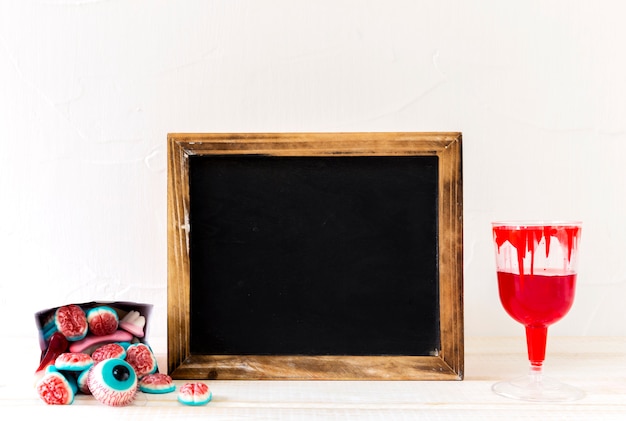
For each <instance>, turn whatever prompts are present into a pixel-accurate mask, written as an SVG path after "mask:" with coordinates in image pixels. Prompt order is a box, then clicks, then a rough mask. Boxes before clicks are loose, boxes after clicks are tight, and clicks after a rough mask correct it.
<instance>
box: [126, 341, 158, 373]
mask: <svg viewBox="0 0 626 421" xmlns="http://www.w3.org/2000/svg"><path fill="white" fill-rule="evenodd" d="M126 361H127V362H128V363H129V364H130V365H131V366H132V367H133V368H134V369H135V373H137V377H138V378H139V379H141V378H142V377H143V376H145V375H146V374H152V373H155V372H156V371H157V359H156V357H155V356H154V354H153V353H152V350H151V349H150V347H148V345H146V344H143V343H136V344H132V345H130V346H129V347H128V348H126Z"/></svg>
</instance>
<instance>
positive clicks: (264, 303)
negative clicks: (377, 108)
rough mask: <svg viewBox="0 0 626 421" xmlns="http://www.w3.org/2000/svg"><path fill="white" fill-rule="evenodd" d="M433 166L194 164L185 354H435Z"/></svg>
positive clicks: (236, 160) (420, 160)
mask: <svg viewBox="0 0 626 421" xmlns="http://www.w3.org/2000/svg"><path fill="white" fill-rule="evenodd" d="M437 161H438V158H437V157H436V156H420V157H268V156H245V157H239V156H237V157H235V156H196V157H192V158H191V159H190V161H189V174H190V176H189V178H190V198H191V199H190V214H189V215H190V223H191V226H192V227H193V229H192V230H191V233H190V240H191V241H190V256H191V291H190V292H191V315H192V317H191V320H192V322H191V351H192V352H193V353H208V354H249V355H250V354H251V355H256V354H259V355H272V354H285V355H298V354H303V355H435V354H436V352H438V350H439V348H440V344H439V301H438V296H439V291H438V287H437V285H438V271H437V251H438V250H437V224H435V223H433V221H436V217H437V197H438V196H437V193H438V191H437V187H438V184H437V175H438V172H437ZM225 302H228V303H229V305H228V306H224V305H221V303H225ZM416 332H417V334H416Z"/></svg>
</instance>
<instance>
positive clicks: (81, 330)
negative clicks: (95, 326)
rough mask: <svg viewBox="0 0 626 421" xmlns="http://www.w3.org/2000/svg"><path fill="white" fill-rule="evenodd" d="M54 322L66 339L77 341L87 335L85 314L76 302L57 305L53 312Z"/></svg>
mask: <svg viewBox="0 0 626 421" xmlns="http://www.w3.org/2000/svg"><path fill="white" fill-rule="evenodd" d="M55 322H56V325H57V328H58V329H59V332H61V333H62V334H64V335H65V337H66V338H67V340H68V341H77V340H79V339H82V338H84V337H85V335H87V329H88V327H89V326H88V324H87V315H86V314H85V312H84V311H83V309H82V308H80V307H79V306H77V305H76V304H70V305H67V306H63V307H59V308H58V309H57V311H56V314H55Z"/></svg>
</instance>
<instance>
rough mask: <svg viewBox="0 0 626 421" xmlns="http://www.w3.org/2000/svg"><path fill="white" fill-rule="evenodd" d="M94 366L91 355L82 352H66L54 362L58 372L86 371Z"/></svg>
mask: <svg viewBox="0 0 626 421" xmlns="http://www.w3.org/2000/svg"><path fill="white" fill-rule="evenodd" d="M92 365H93V359H92V358H91V356H90V355H89V354H84V353H82V352H64V353H63V354H61V355H59V356H58V357H57V359H56V360H55V361H54V366H55V367H56V368H57V369H58V370H66V371H84V370H87V369H88V368H89V367H91V366H92Z"/></svg>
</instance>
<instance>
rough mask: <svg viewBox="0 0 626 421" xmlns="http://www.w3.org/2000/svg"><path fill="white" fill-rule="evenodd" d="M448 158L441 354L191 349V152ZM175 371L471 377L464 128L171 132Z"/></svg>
mask: <svg viewBox="0 0 626 421" xmlns="http://www.w3.org/2000/svg"><path fill="white" fill-rule="evenodd" d="M228 154H233V155H246V154H254V155H259V154H261V155H268V156H337V155H341V156H432V155H436V156H438V158H439V181H438V182H439V186H438V190H439V198H438V214H439V215H438V218H439V220H438V241H439V245H438V247H439V297H440V303H439V305H440V336H441V350H440V352H439V355H436V356H300V355H294V356H278V355H277V356H271V355H270V356H267V355H266V356H250V355H245V356H241V355H193V354H191V352H190V296H189V291H190V258H189V249H188V245H189V230H190V228H191V227H190V225H189V219H188V215H189V213H188V211H189V157H191V156H198V155H228ZM167 190H168V191H167V194H168V197H167V207H168V211H167V213H168V219H167V235H168V373H169V374H170V375H171V376H172V377H173V378H175V379H248V380H252V379H282V380H288V379H293V380H462V379H463V368H464V343H463V341H464V337H463V335H464V330H463V329H464V328H463V210H462V202H463V193H462V154H461V133H456V132H450V133H445V132H431V133H235V134H226V133H183V134H169V135H168V187H167Z"/></svg>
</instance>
